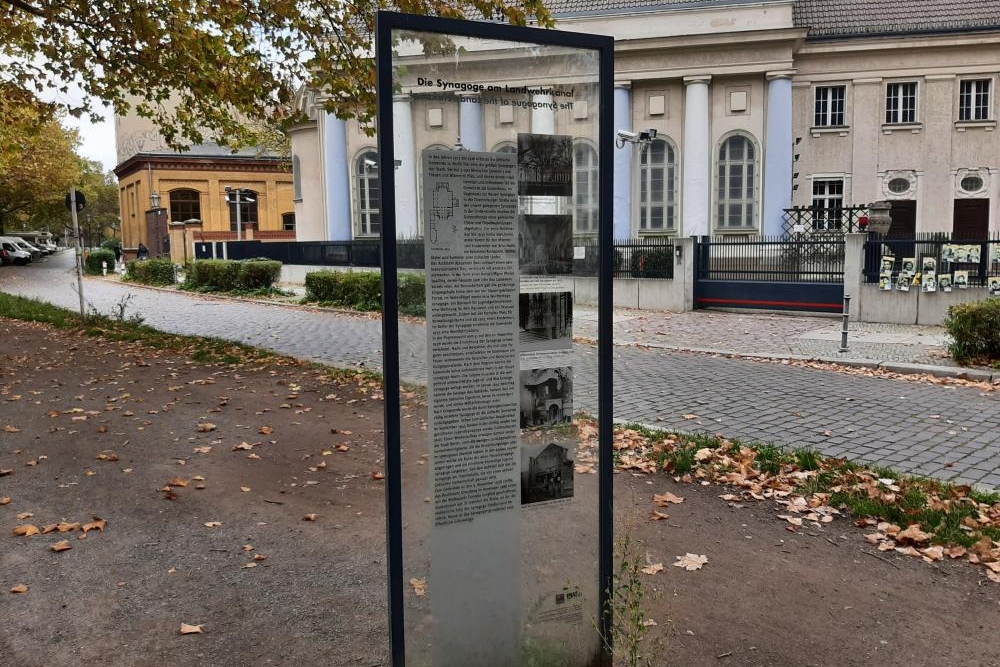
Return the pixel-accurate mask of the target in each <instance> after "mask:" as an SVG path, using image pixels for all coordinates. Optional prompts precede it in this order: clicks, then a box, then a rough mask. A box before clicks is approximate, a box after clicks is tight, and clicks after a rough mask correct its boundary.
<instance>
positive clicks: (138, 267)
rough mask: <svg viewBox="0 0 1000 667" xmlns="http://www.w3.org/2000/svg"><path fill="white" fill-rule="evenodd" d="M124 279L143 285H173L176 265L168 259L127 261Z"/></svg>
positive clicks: (175, 277) (175, 279)
mask: <svg viewBox="0 0 1000 667" xmlns="http://www.w3.org/2000/svg"><path fill="white" fill-rule="evenodd" d="M125 278H126V280H133V281H135V282H137V283H142V284H143V285H173V284H174V283H175V282H176V281H177V265H176V264H174V262H173V260H170V259H143V260H136V261H134V262H129V263H128V264H127V265H126V268H125Z"/></svg>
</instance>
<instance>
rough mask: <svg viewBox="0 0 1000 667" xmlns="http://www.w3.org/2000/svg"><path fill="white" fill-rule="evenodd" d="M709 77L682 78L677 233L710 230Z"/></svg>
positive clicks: (690, 233) (710, 110)
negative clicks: (681, 158) (681, 176)
mask: <svg viewBox="0 0 1000 667" xmlns="http://www.w3.org/2000/svg"><path fill="white" fill-rule="evenodd" d="M711 81H712V77H711V76H707V75H706V76H686V77H684V85H685V91H684V93H685V95H684V147H683V148H682V149H681V154H682V155H683V156H684V164H683V168H684V179H683V181H682V186H681V187H682V188H683V190H682V193H681V206H682V210H683V216H682V220H683V222H682V225H683V226H682V228H681V233H682V234H684V235H685V236H704V235H707V234H708V233H709V231H710V230H711V228H712V227H711V223H710V220H711V216H710V215H709V210H710V205H711V201H712V196H711V195H712V193H711V183H712V148H711V121H712V109H711V107H710V106H709V99H708V93H709V91H708V85H709V83H710V82H711Z"/></svg>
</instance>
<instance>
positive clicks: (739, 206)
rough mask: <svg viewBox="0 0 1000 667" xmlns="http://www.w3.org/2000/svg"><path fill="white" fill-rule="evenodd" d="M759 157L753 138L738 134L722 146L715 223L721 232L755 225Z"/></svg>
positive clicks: (720, 148) (720, 149)
mask: <svg viewBox="0 0 1000 667" xmlns="http://www.w3.org/2000/svg"><path fill="white" fill-rule="evenodd" d="M756 181H757V158H756V150H755V148H754V143H753V141H752V140H751V139H750V137H747V136H744V135H742V134H735V135H733V136H731V137H729V138H728V139H726V140H725V141H723V142H722V145H721V146H720V147H719V164H718V183H717V189H716V216H715V224H716V227H717V228H718V229H721V230H726V229H749V228H753V226H754V215H755V208H756V201H755V196H756Z"/></svg>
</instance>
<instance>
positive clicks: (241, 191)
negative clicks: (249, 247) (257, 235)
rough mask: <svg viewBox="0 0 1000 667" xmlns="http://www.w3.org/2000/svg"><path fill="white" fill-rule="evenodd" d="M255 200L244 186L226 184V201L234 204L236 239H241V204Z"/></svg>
mask: <svg viewBox="0 0 1000 667" xmlns="http://www.w3.org/2000/svg"><path fill="white" fill-rule="evenodd" d="M255 201H256V200H255V199H254V198H253V197H251V196H250V191H248V190H246V189H245V188H233V187H230V186H228V185H227V186H226V203H227V204H235V205H236V240H237V241H242V240H243V207H242V206H241V204H252V203H254V202H255Z"/></svg>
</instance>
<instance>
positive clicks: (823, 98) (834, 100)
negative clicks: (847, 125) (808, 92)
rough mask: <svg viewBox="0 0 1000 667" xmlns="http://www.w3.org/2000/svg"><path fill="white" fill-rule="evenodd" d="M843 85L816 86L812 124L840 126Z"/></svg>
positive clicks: (842, 122) (844, 88)
mask: <svg viewBox="0 0 1000 667" xmlns="http://www.w3.org/2000/svg"><path fill="white" fill-rule="evenodd" d="M846 97H847V88H846V87H845V86H816V106H815V114H814V116H813V125H814V126H816V127H842V126H843V125H844V100H845V99H846Z"/></svg>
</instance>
